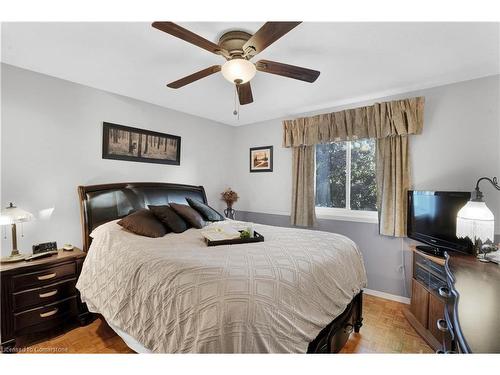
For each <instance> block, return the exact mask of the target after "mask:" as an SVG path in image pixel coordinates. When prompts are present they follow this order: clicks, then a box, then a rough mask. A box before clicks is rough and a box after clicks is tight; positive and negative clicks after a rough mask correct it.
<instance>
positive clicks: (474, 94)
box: [232, 75, 500, 296]
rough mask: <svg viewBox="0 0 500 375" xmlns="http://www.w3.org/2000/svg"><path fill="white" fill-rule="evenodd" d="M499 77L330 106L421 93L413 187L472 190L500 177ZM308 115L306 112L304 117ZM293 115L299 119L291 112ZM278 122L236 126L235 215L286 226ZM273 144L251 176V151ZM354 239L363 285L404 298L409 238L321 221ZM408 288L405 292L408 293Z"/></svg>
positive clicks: (286, 184) (286, 177)
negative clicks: (267, 169) (265, 162)
mask: <svg viewBox="0 0 500 375" xmlns="http://www.w3.org/2000/svg"><path fill="white" fill-rule="evenodd" d="M499 77H500V76H498V75H497V76H491V77H486V78H481V79H476V80H471V81H465V82H460V83H456V84H451V85H446V86H441V87H435V88H431V89H426V90H421V91H415V92H409V93H406V94H401V95H397V96H392V97H385V98H380V99H377V100H373V101H371V102H363V103H356V104H352V105H350V106H343V107H338V108H327V109H325V110H322V111H318V112H316V113H321V112H332V111H336V110H341V109H345V108H347V107H350V108H354V107H358V106H362V105H368V104H372V103H373V102H375V101H386V100H392V99H397V98H404V97H412V96H420V95H422V96H425V100H426V104H425V119H424V131H423V134H421V135H418V136H413V137H411V141H410V142H411V143H410V144H411V154H412V170H413V188H414V189H428V190H462V191H471V190H473V188H474V185H475V182H476V180H477V178H478V177H480V176H499V177H500V151H499V150H500V132H499V128H500V119H499V101H500V96H499V84H500V79H499ZM304 115H308V114H304ZM294 117H300V115H298V116H294ZM281 120H282V119H276V120H271V121H265V122H262V123H257V124H252V125H247V126H243V127H239V128H237V129H236V137H235V140H234V142H235V147H234V155H233V168H232V170H233V171H234V173H235V175H234V178H233V186H232V187H233V189H235V190H236V191H237V192H238V194H239V195H240V197H241V199H240V200H239V201H238V202H237V203H236V205H235V209H236V210H239V211H240V212H238V218H241V219H243V220H249V221H255V222H261V223H269V224H277V225H284V226H287V225H289V215H290V202H291V150H290V149H285V148H282V147H281V141H282V125H281ZM267 145H273V146H274V170H273V172H272V173H249V171H248V164H249V156H248V149H249V148H250V147H256V146H267ZM482 190H483V192H484V193H485V196H486V202H487V204H488V207H490V209H491V210H492V211H493V213H494V214H495V217H496V218H497V220H496V233H497V234H500V194H499V193H498V192H497V191H496V190H494V188H493V187H492V186H491V185H490V186H488V185H486V184H484V185H483V186H482ZM317 229H321V230H327V231H332V232H337V233H341V234H344V235H346V236H348V237H350V238H352V239H353V240H354V241H355V242H356V243H358V245H359V246H360V248H361V251H362V252H363V255H364V259H365V264H366V269H367V273H368V287H369V288H370V289H375V290H379V291H383V292H387V293H391V294H396V295H402V296H408V290H407V289H408V288H409V284H408V282H406V283H405V282H403V272H402V271H403V270H402V267H401V265H402V264H403V262H402V257H403V254H404V258H405V262H404V264H405V265H406V276H407V277H406V278H407V281H408V279H409V276H410V275H409V273H410V270H411V267H410V263H409V259H410V254H409V253H408V243H409V241H408V240H404V241H403V240H401V239H394V238H389V237H383V236H379V235H378V233H377V225H376V224H368V223H358V222H348V221H337V220H319V223H318V228H317ZM405 289H406V290H405Z"/></svg>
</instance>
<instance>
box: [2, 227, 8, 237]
mask: <svg viewBox="0 0 500 375" xmlns="http://www.w3.org/2000/svg"><path fill="white" fill-rule="evenodd" d="M2 230H3V239H4V240H6V239H7V227H6V226H5V225H4V226H2Z"/></svg>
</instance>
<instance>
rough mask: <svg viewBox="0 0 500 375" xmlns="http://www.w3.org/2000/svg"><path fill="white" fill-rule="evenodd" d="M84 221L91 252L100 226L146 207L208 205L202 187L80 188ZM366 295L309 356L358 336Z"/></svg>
mask: <svg viewBox="0 0 500 375" xmlns="http://www.w3.org/2000/svg"><path fill="white" fill-rule="evenodd" d="M78 195H79V197H80V211H81V221H82V235H83V250H84V251H88V250H89V248H90V244H91V242H92V238H91V237H90V233H91V232H92V231H93V230H94V229H95V228H97V227H98V226H99V225H101V224H104V223H107V222H109V221H112V220H116V219H120V218H122V217H124V216H127V215H128V214H129V213H130V212H132V211H134V210H137V209H141V208H145V207H147V205H163V204H168V203H171V202H175V203H184V204H186V200H185V198H186V197H191V198H194V199H198V200H200V201H203V202H204V203H207V196H206V194H205V189H204V188H203V186H193V185H182V184H170V183H162V182H122V183H113V184H102V185H89V186H79V187H78ZM362 306H363V292H362V291H361V292H360V293H359V294H357V295H356V296H355V297H354V298H353V300H352V301H351V302H350V303H349V304H348V305H347V307H346V308H345V310H344V311H343V313H342V314H340V315H339V316H338V317H337V318H335V320H333V321H332V322H331V323H330V324H328V325H327V326H326V327H325V328H324V329H323V330H321V332H320V333H319V334H318V336H317V337H316V338H315V339H314V340H313V341H311V343H310V344H309V347H308V349H307V353H337V352H339V351H340V350H341V349H342V347H343V346H344V344H345V343H346V342H347V340H348V339H349V336H350V334H351V332H352V331H354V332H359V329H360V328H361V326H362V325H363V324H362V322H363V318H362V313H363V309H362Z"/></svg>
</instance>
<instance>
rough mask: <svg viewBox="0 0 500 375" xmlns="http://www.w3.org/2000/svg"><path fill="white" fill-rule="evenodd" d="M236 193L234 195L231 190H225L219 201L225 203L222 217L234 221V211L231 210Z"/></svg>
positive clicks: (236, 197)
mask: <svg viewBox="0 0 500 375" xmlns="http://www.w3.org/2000/svg"><path fill="white" fill-rule="evenodd" d="M238 198H239V197H238V193H236V192H235V191H234V190H232V189H231V188H227V189H226V190H224V191H223V192H222V193H221V199H222V200H223V201H224V202H226V206H227V207H226V209H225V210H224V215H226V217H227V218H229V219H233V220H234V214H235V211H234V209H233V204H234V202H236V201H237V200H238Z"/></svg>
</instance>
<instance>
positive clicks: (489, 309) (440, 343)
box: [403, 246, 500, 353]
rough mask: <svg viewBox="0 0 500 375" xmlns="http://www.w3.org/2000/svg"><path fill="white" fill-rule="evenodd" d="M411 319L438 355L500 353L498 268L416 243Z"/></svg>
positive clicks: (462, 255) (409, 313)
mask: <svg viewBox="0 0 500 375" xmlns="http://www.w3.org/2000/svg"><path fill="white" fill-rule="evenodd" d="M411 250H412V252H413V270H412V296H411V303H410V308H409V309H405V310H404V311H403V312H404V314H405V316H406V318H407V319H408V321H409V323H410V324H411V325H412V326H413V328H415V330H416V331H417V332H418V333H419V334H420V336H422V338H423V339H424V340H425V341H426V342H427V343H428V344H429V345H430V346H431V347H432V348H433V349H434V350H436V352H437V353H500V319H499V314H500V266H499V265H497V264H494V263H482V262H480V261H478V260H477V259H476V258H475V257H474V256H472V255H464V254H460V253H452V252H450V253H446V259H443V258H437V257H433V256H431V255H428V254H425V253H423V252H420V251H418V250H417V249H416V248H415V247H414V246H412V247H411Z"/></svg>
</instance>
